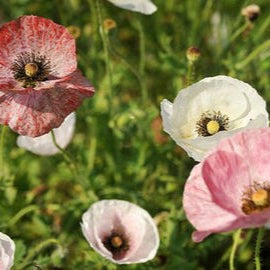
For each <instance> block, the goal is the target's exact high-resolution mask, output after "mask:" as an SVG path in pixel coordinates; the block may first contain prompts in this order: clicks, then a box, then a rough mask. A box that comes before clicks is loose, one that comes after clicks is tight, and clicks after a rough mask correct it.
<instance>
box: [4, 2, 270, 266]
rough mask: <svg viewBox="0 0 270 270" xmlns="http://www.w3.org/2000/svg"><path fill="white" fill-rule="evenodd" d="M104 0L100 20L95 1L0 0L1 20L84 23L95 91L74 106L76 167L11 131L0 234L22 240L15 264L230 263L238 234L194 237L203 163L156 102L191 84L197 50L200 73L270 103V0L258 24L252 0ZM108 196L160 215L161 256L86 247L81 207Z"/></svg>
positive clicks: (246, 240) (248, 243)
mask: <svg viewBox="0 0 270 270" xmlns="http://www.w3.org/2000/svg"><path fill="white" fill-rule="evenodd" d="M134 1H135V0H134ZM100 2H101V7H102V14H101V17H99V16H98V14H97V10H96V1H95V0H88V1H87V0H53V1H52V0H46V1H45V0H39V1H38V0H36V1H33V0H32V1H31V0H9V1H8V0H1V6H0V23H1V24H3V23H5V22H7V21H10V20H13V19H15V18H17V17H19V16H21V15H25V14H34V15H38V16H43V17H46V18H50V19H52V20H53V21H54V22H56V23H59V24H62V25H64V26H66V27H68V26H75V27H77V31H78V30H79V32H80V36H79V37H78V38H77V39H76V43H77V53H78V64H79V68H80V69H81V70H82V71H83V73H84V75H85V76H86V77H87V78H88V79H89V80H91V82H92V83H93V85H94V86H95V88H96V94H95V96H94V97H93V98H92V99H88V100H85V101H84V103H83V105H82V106H81V107H80V108H79V109H78V110H77V123H76V132H75V136H74V139H73V141H72V143H71V144H70V145H69V146H68V148H67V152H68V153H69V154H70V155H71V156H72V157H73V158H74V162H75V163H76V164H77V167H78V172H77V173H75V174H74V173H73V170H72V168H71V165H70V164H67V163H66V162H65V160H64V158H63V156H62V155H61V154H58V155H56V156H53V157H40V156H36V155H34V154H31V153H30V152H27V151H25V150H24V149H19V148H18V147H17V146H16V137H17V134H15V133H13V132H12V131H11V130H8V131H7V132H6V134H5V137H4V144H3V160H4V163H3V165H2V171H1V172H0V177H1V187H0V198H1V199H0V231H2V232H4V233H7V234H8V235H9V236H10V237H11V238H12V239H14V240H15V242H16V247H17V250H16V259H15V266H14V269H15V270H16V269H20V267H23V268H24V269H44V270H45V269H59V270H60V269H65V270H69V269H77V270H80V269H91V270H92V269H94V270H96V269H97V270H98V269H100V270H101V269H104V270H106V269H160V270H162V269H166V270H179V269H183V270H195V269H196V270H203V269H208V270H209V269H211V270H212V269H213V270H218V269H220V270H223V269H228V258H229V253H230V249H231V246H232V241H233V234H232V233H228V234H222V235H221V234H220V235H214V236H211V237H209V238H207V239H206V240H205V241H204V242H203V243H200V244H195V243H193V242H192V240H191V233H192V231H193V228H192V226H191V225H190V224H189V222H188V221H187V220H186V218H185V215H184V212H183V210H182V192H183V186H184V184H185V181H186V179H187V177H188V175H189V173H190V170H191V169H192V167H193V166H194V165H195V164H196V163H195V162H194V161H193V160H192V159H191V158H189V157H188V156H187V155H186V154H185V152H184V151H183V150H181V148H179V147H178V146H177V145H176V144H175V143H174V142H173V141H172V140H171V139H170V137H169V136H168V135H167V134H165V133H163V132H162V126H161V119H160V116H159V115H160V109H159V106H160V101H161V100H162V99H163V98H167V99H169V100H170V101H173V99H174V97H175V96H176V94H177V93H178V91H179V90H180V89H181V88H183V87H185V86H186V84H187V69H188V61H187V58H186V50H187V49H188V48H189V47H190V46H196V47H198V48H199V49H200V50H201V57H200V59H199V60H198V61H197V62H196V64H195V72H194V74H193V80H194V81H198V80H200V79H202V78H204V77H208V76H214V75H218V74H224V75H229V76H232V77H236V78H238V79H240V80H243V81H245V82H247V83H249V84H251V85H252V86H253V87H254V88H256V89H257V90H258V92H259V93H260V94H261V95H262V96H263V97H264V98H265V99H266V100H267V101H269V100H270V90H269V86H270V76H269V75H270V61H269V58H270V4H269V1H268V0H260V1H256V4H258V5H259V6H260V7H261V14H260V16H259V17H258V19H257V20H256V21H254V23H253V24H251V23H247V21H246V19H245V18H244V17H243V16H241V9H242V8H243V7H244V6H246V5H247V4H250V3H251V2H250V1H236V0H226V1H215V0H153V2H154V3H155V4H156V5H157V6H158V10H157V12H156V13H154V14H153V15H150V16H145V15H142V14H139V13H134V12H130V11H127V10H124V9H120V8H118V7H115V6H114V5H112V4H111V3H110V2H108V1H106V0H101V1H100ZM104 19H112V20H114V21H115V23H116V27H115V28H113V29H111V30H108V31H107V33H106V34H107V35H106V40H105V41H107V42H105V43H106V44H107V53H106V50H104V46H103V45H104V44H103V42H102V38H101V35H100V31H99V30H100V28H101V26H100V21H103V20H104ZM268 106H269V102H268ZM1 128H2V127H1ZM100 199H123V200H128V201H131V202H133V203H136V204H138V205H140V206H141V207H143V208H145V209H146V210H147V211H149V213H150V214H151V215H152V216H153V217H155V219H156V221H157V222H158V228H159V232H160V237H161V245H160V248H159V251H158V254H157V256H156V257H155V259H154V260H152V261H150V262H148V263H145V264H138V265H128V266H119V265H114V264H112V263H110V262H108V261H107V260H105V259H103V258H102V257H101V256H100V255H98V254H97V253H95V252H94V251H93V250H92V249H91V248H90V247H89V245H88V243H87V241H86V240H85V239H84V237H83V235H82V233H81V229H80V221H81V215H82V213H83V212H84V211H86V210H87V209H88V207H89V206H90V205H91V204H92V203H93V202H95V201H97V200H100ZM206 211H207V209H206ZM53 239H56V240H57V243H56V242H55V240H53ZM268 239H269V233H268V232H266V236H265V241H264V244H263V248H262V254H263V256H264V262H263V267H265V268H263V269H270V259H269V247H270V241H269V240H268ZM254 243H255V233H254V232H253V231H251V230H249V231H244V232H243V233H242V239H241V243H240V245H239V248H238V251H237V254H236V261H235V265H236V269H247V270H249V269H254V264H253V255H254V254H253V253H254Z"/></svg>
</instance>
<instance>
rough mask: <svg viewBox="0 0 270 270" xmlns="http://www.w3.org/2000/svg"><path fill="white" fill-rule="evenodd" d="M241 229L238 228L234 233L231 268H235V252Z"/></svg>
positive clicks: (231, 269)
mask: <svg viewBox="0 0 270 270" xmlns="http://www.w3.org/2000/svg"><path fill="white" fill-rule="evenodd" d="M241 231H242V230H241V229H238V230H237V231H236V232H235V233H234V235H233V245H232V249H231V254H230V270H234V269H235V268H234V257H235V252H236V249H237V246H238V243H239V239H240V235H241Z"/></svg>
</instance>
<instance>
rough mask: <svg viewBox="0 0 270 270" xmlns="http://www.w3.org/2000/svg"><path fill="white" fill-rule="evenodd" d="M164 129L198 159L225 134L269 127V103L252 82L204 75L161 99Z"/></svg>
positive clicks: (189, 153)
mask: <svg viewBox="0 0 270 270" xmlns="http://www.w3.org/2000/svg"><path fill="white" fill-rule="evenodd" d="M161 116H162V120H163V128H164V130H165V131H166V132H167V133H168V134H169V135H170V136H171V137H172V139H173V140H174V141H175V142H176V143H177V144H178V145H179V146H181V147H182V148H183V149H185V151H186V152H187V153H188V155H189V156H190V157H192V158H194V159H195V160H196V161H200V160H201V159H202V158H203V157H204V155H205V154H206V153H207V152H208V151H209V150H210V149H212V148H214V147H215V146H216V145H217V143H218V142H219V141H220V140H221V139H222V138H224V137H228V136H230V135H232V134H233V133H236V132H238V131H241V130H244V129H248V128H257V127H258V128H259V127H267V126H268V113H267V111H266V103H265V101H264V100H263V99H262V97H260V96H259V95H258V93H257V91H256V90H255V89H254V88H252V87H251V86H250V85H249V84H247V83H244V82H242V81H239V80H237V79H233V78H231V77H227V76H221V75H220V76H216V77H210V78H205V79H203V80H201V81H199V82H197V83H195V84H193V85H191V86H189V87H187V88H185V89H183V90H181V91H180V92H179V93H178V95H177V97H176V98H175V100H174V102H173V103H171V102H169V101H168V100H166V99H164V100H163V101H162V102H161Z"/></svg>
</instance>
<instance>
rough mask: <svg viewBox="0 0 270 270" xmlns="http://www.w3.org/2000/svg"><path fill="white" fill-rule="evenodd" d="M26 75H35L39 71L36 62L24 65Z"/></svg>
mask: <svg viewBox="0 0 270 270" xmlns="http://www.w3.org/2000/svg"><path fill="white" fill-rule="evenodd" d="M24 72H25V75H26V76H28V77H34V76H35V75H36V74H37V72H38V65H37V64H35V63H28V64H26V65H25V66H24Z"/></svg>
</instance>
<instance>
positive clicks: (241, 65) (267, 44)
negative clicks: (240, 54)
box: [235, 39, 270, 69]
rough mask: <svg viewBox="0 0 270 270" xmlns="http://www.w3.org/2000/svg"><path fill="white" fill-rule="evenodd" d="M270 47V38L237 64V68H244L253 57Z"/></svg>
mask: <svg viewBox="0 0 270 270" xmlns="http://www.w3.org/2000/svg"><path fill="white" fill-rule="evenodd" d="M269 48H270V39H268V40H266V41H265V42H264V43H262V44H261V45H260V46H259V47H257V48H256V49H255V50H254V51H252V52H251V53H250V54H249V55H248V56H247V57H246V58H245V59H244V60H243V61H242V62H240V63H238V64H236V66H235V67H236V68H237V69H242V68H244V67H245V66H246V65H247V64H249V63H250V62H251V61H252V60H253V59H255V58H256V57H257V56H258V55H259V54H260V53H261V52H263V51H265V50H267V49H269Z"/></svg>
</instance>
